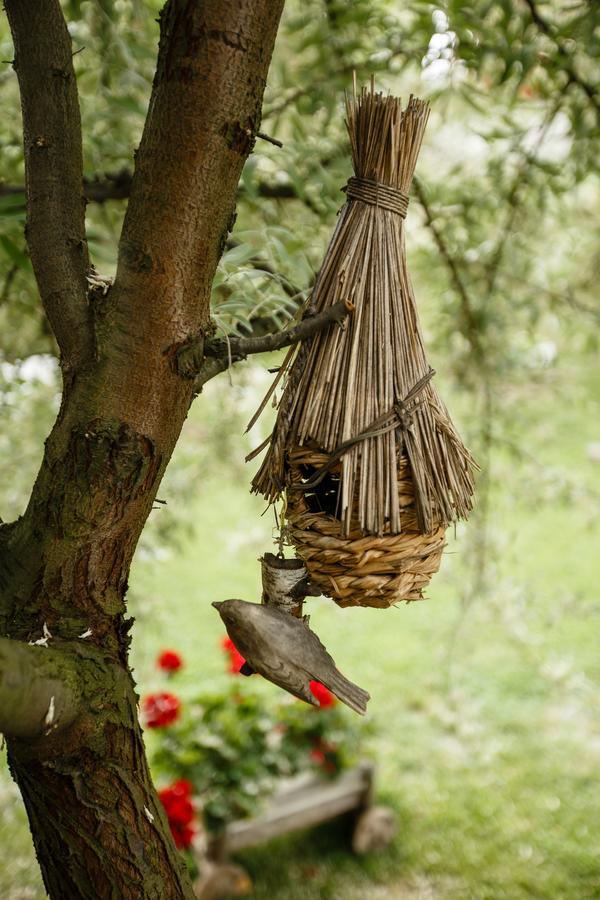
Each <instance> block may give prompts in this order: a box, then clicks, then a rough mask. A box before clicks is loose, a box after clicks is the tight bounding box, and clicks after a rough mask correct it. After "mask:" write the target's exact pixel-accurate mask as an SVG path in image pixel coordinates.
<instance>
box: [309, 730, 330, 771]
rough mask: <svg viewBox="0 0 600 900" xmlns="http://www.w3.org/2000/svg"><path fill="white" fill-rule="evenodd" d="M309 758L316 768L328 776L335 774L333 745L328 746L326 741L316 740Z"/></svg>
mask: <svg viewBox="0 0 600 900" xmlns="http://www.w3.org/2000/svg"><path fill="white" fill-rule="evenodd" d="M310 758H311V761H312V762H313V763H314V764H315V765H316V766H318V767H319V768H320V769H323V771H324V772H327V774H328V775H333V774H334V773H335V772H337V765H336V762H335V747H334V746H333V744H328V743H327V742H326V741H322V740H321V739H320V738H317V739H316V741H315V743H314V745H313V748H312V750H311V751H310Z"/></svg>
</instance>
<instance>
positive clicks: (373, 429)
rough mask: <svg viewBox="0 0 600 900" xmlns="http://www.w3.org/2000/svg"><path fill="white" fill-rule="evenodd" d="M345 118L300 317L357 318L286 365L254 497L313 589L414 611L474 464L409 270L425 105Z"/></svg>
mask: <svg viewBox="0 0 600 900" xmlns="http://www.w3.org/2000/svg"><path fill="white" fill-rule="evenodd" d="M346 110H347V123H346V124H347V127H348V133H349V136H350V146H351V151H352V162H353V166H354V172H355V175H354V176H353V177H351V178H350V179H349V181H348V184H347V185H346V187H345V188H344V190H345V192H346V198H347V199H346V203H345V205H344V207H343V208H342V210H341V212H340V215H339V220H338V223H337V226H336V229H335V231H334V234H333V237H332V239H331V243H330V244H329V247H328V250H327V253H326V256H325V259H324V261H323V265H322V267H321V270H320V272H319V276H318V278H317V281H316V284H315V287H314V290H313V292H312V296H311V297H310V299H309V303H308V307H307V309H306V310H305V313H304V315H307V314H308V315H310V314H314V313H320V312H323V311H324V310H326V309H327V308H328V307H330V306H332V305H334V304H339V303H340V301H345V302H346V304H347V306H348V308H349V309H351V310H352V312H351V313H350V314H349V315H348V316H347V317H346V319H345V320H344V323H343V325H342V326H339V325H333V326H331V327H329V328H328V330H326V331H325V330H324V331H321V332H319V333H318V334H316V335H315V336H314V337H312V338H311V339H309V340H308V341H306V342H304V343H302V344H301V345H300V347H299V349H298V350H297V351H296V352H295V353H290V354H289V355H288V358H287V360H286V362H285V363H284V367H283V369H282V371H280V374H279V376H278V378H277V379H276V380H280V379H281V378H282V377H283V376H284V375H285V387H284V391H283V395H282V397H281V400H280V403H279V407H278V414H277V419H276V424H275V428H274V430H273V433H272V435H271V438H270V442H269V448H268V452H267V454H266V457H265V459H264V461H263V464H262V466H261V468H260V470H259V472H258V473H257V475H256V476H255V478H254V480H253V482H252V490H253V491H254V492H256V493H260V494H262V495H264V496H265V497H266V498H267V499H268V500H269V501H270V502H274V501H276V500H277V499H278V498H280V497H282V496H284V497H285V502H284V514H285V530H286V535H287V537H288V538H289V540H290V542H291V543H292V544H293V545H294V547H295V549H296V552H297V554H298V556H300V557H301V559H302V560H303V561H304V562H305V565H306V567H307V569H308V572H309V576H310V582H311V585H313V586H315V587H318V588H319V589H320V590H321V591H322V592H323V593H324V594H325V595H327V596H329V597H332V598H333V599H334V600H335V601H336V603H338V604H339V605H340V606H357V605H358V606H376V607H388V606H391V605H392V604H394V603H397V602H398V601H400V600H417V599H421V597H422V591H423V588H424V587H425V586H426V585H427V584H428V582H429V580H430V579H431V576H432V575H433V574H434V573H435V572H436V571H437V570H438V568H439V565H440V560H441V556H442V550H443V548H444V534H445V531H446V528H447V527H448V525H449V524H450V523H451V522H453V521H455V520H456V519H458V518H465V517H466V516H467V515H468V513H469V512H470V510H471V508H472V497H473V471H474V468H475V466H476V464H475V462H474V460H473V458H472V457H471V455H470V453H469V451H468V450H467V449H466V448H465V446H464V445H463V443H462V441H461V439H460V437H459V435H458V433H457V432H456V429H455V427H454V425H453V423H452V420H451V419H450V416H449V414H448V411H447V410H446V407H445V406H444V404H443V402H442V401H441V399H440V397H439V396H438V393H437V391H436V388H435V386H434V383H433V380H432V379H433V375H434V374H435V373H434V372H433V370H432V369H431V368H430V367H429V365H428V363H427V359H426V357H425V350H424V347H423V339H422V335H421V330H420V327H419V322H418V317H417V310H416V304H415V298H414V294H413V289H412V285H411V282H410V278H409V275H408V272H407V268H406V256H405V247H404V220H405V217H406V213H407V208H408V199H409V198H408V192H409V188H410V184H411V180H412V177H413V173H414V170H415V165H416V161H417V156H418V153H419V149H420V146H421V141H422V138H423V133H424V130H425V126H426V123H427V118H428V114H429V109H428V105H427V103H425V102H423V101H421V100H418V99H415V98H413V97H411V98H410V100H409V102H408V105H407V106H406V107H405V108H404V109H403V108H402V106H401V102H400V100H399V99H397V98H395V97H389V96H387V97H385V96H383V95H382V94H380V93H375V91H374V90H373V85H371V88H370V90H367V89H364V88H363V90H362V92H361V93H360V95H358V96H357V94H356V89H355V91H354V95H353V97H352V98H349V99H347V101H346ZM261 408H262V407H261Z"/></svg>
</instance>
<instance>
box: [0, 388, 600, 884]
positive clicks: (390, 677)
mask: <svg viewBox="0 0 600 900" xmlns="http://www.w3.org/2000/svg"><path fill="white" fill-rule="evenodd" d="M202 402H204V401H201V403H202ZM207 408H210V410H211V413H210V414H211V416H212V417H214V420H215V421H216V419H217V418H218V416H219V414H220V411H221V408H220V406H219V404H218V403H215V399H214V397H213V396H212V395H210V396H208V397H207V398H206V402H205V406H204V407H201V406H200V405H199V406H198V409H197V410H196V411H195V414H194V416H192V417H191V420H190V423H189V425H188V426H187V427H188V432H189V434H188V437H189V435H193V434H194V433H195V432H194V429H196V428H198V427H199V426H198V425H197V422H198V421H200V418H201V416H202V413H203V411H205V410H206V409H207ZM594 410H595V415H594V416H592V417H590V415H589V407H588V409H587V411H586V415H585V416H583V415H578V411H577V409H576V408H575V407H571V406H569V407H568V408H567V407H566V406H565V409H564V412H561V411H560V410H558V411H556V421H554V423H553V424H554V426H555V430H554V432H553V433H554V435H555V439H553V440H548V439H546V438H545V437H544V432H543V429H544V428H545V427H546V426H545V424H544V423H543V422H542V421H539V422H538V421H532V424H531V429H532V433H535V434H537V435H539V436H540V440H539V454H538V458H539V462H540V464H541V465H544V466H560V465H563V466H566V465H567V463H569V464H570V465H572V467H573V472H574V473H575V474H576V475H577V477H578V478H579V479H581V483H588V484H589V483H590V481H591V479H592V477H593V476H594V474H595V473H594V469H593V463H591V462H588V461H587V460H586V457H585V445H586V442H588V441H592V440H598V434H597V427H598V426H597V424H596V423H597V422H598V421H600V415H598V412H599V410H598V407H597V405H596V406H595V407H594ZM561 417H562V418H561ZM186 440H187V438H186ZM529 444H530V446H531V441H530V442H529ZM240 455H241V454H240ZM495 464H496V466H497V470H496V475H497V476H498V480H499V482H500V483H502V477H503V476H502V473H503V472H504V470H505V469H506V470H507V471H509V470H510V469H511V467H512V468H513V469H514V468H515V462H514V460H509V459H508V458H506V459H503V457H502V454H500V455H499V456H498V458H497V461H496V463H495ZM596 465H597V464H596ZM517 468H518V470H517V474H516V476H515V477H516V481H514V482H513V484H512V485H511V487H510V490H499V489H497V490H496V491H495V493H494V496H493V498H492V509H493V516H492V519H493V521H492V527H491V545H490V567H491V569H490V588H489V591H488V593H487V594H486V595H485V596H477V597H475V598H474V599H473V598H471V602H470V604H469V606H468V608H467V609H466V610H464V609H463V607H462V605H461V604H462V602H463V601H464V598H465V597H466V596H467V595H468V591H467V585H468V574H469V573H468V567H467V565H466V563H467V557H468V551H467V543H468V539H469V537H470V535H469V528H476V527H477V523H476V520H474V521H473V522H472V523H471V525H468V526H466V527H465V528H463V527H461V529H460V530H459V534H458V538H457V539H454V538H451V540H450V541H449V546H448V550H447V553H446V557H445V562H444V564H443V568H442V571H441V572H440V574H439V575H438V576H437V577H436V578H435V579H434V581H433V583H432V585H431V587H430V589H429V592H428V594H429V596H428V599H427V600H426V602H424V603H417V604H412V605H410V606H406V607H402V608H399V609H391V610H389V611H379V610H354V609H351V610H339V609H338V608H337V607H335V605H334V604H333V603H331V602H329V601H325V600H311V601H310V602H309V612H310V613H311V615H312V624H313V626H314V627H315V629H316V630H317V631H318V632H319V634H320V635H321V636H322V638H323V640H324V642H325V643H326V644H327V646H328V647H329V649H330V650H331V651H332V652H333V654H334V655H335V657H336V660H337V661H338V663H339V665H340V667H341V668H342V669H343V670H344V671H345V672H346V673H347V674H348V675H349V676H350V677H351V678H353V679H354V680H356V681H358V682H359V683H360V684H361V685H363V686H365V687H367V688H368V689H369V690H370V692H371V694H372V700H371V703H370V705H369V716H370V718H371V720H372V721H373V723H374V727H375V737H374V738H373V740H372V748H371V754H372V756H373V758H374V760H375V761H376V763H377V767H378V768H377V788H378V795H379V799H380V800H381V801H382V802H385V803H388V804H390V805H391V806H393V808H394V809H395V811H396V815H397V820H398V834H397V838H396V840H395V842H394V844H393V846H392V847H391V848H390V849H389V851H387V852H385V853H383V854H381V855H374V856H372V857H368V858H365V859H360V860H357V859H355V858H353V857H352V856H351V855H350V854H349V853H348V850H347V848H348V844H347V833H346V829H345V826H344V823H337V824H332V825H331V826H323V827H321V828H319V829H316V830H314V831H312V832H310V833H304V834H298V835H295V836H292V837H288V838H285V839H281V840H280V841H277V842H274V843H273V844H271V845H269V846H265V847H262V848H259V849H256V850H252V851H248V852H246V853H244V854H243V855H242V856H241V857H240V860H241V862H242V863H243V865H244V866H245V867H246V868H247V869H248V871H249V872H250V873H251V875H252V877H253V879H254V882H255V894H254V896H255V897H257V898H264V900H266V898H269V900H276V898H282V900H283V898H293V900H304V898H307V900H308V898H314V900H317V898H332V900H333V898H335V900H353V898H388V897H390V898H394V897H399V898H438V897H439V898H510V900H516V898H521V897H522V898H548V900H557V898H565V900H574V898H577V900H579V898H593V897H600V787H599V785H598V766H599V763H600V717H599V708H598V683H599V682H600V652H599V650H598V625H599V620H600V601H599V598H598V587H597V585H598V574H599V568H600V567H599V565H598V556H599V548H600V529H599V527H598V522H597V519H596V520H595V521H594V519H593V517H592V512H593V508H592V500H591V499H590V500H589V502H588V500H587V499H586V496H583V498H581V497H580V496H579V495H578V494H577V490H575V491H574V494H575V495H576V496H573V491H571V494H570V495H569V496H568V497H565V496H562V495H560V496H558V495H557V493H556V492H555V491H554V489H553V490H551V491H550V492H549V493H548V495H547V496H545V497H544V496H542V497H541V498H540V497H539V496H538V495H537V494H536V493H535V492H532V491H531V488H530V484H529V482H530V480H531V479H532V478H533V479H535V474H532V473H531V471H530V469H529V468H528V466H527V465H525V463H523V464H522V465H521V466H520V468H519V467H517ZM247 478H248V473H245V474H244V475H241V474H240V470H239V466H231V467H230V466H227V465H222V466H220V467H215V466H210V467H207V468H206V471H204V472H203V473H202V475H201V477H199V478H198V479H197V481H196V482H194V484H193V485H190V490H189V496H190V497H192V496H193V500H192V499H190V500H187V501H185V502H186V503H187V504H188V507H189V510H188V511H189V512H190V513H191V515H192V517H193V519H194V522H195V526H196V533H195V536H194V537H193V538H186V539H185V540H184V541H183V545H182V549H181V552H180V553H171V555H169V556H168V557H166V558H164V559H161V560H156V559H154V560H152V559H148V558H145V559H144V558H138V560H137V562H136V566H135V571H134V573H133V576H132V579H131V585H132V599H131V605H132V611H133V612H134V614H135V615H136V617H137V620H138V621H137V626H136V631H135V638H134V645H133V654H134V665H135V670H136V676H137V679H138V682H139V684H140V689H141V690H142V692H143V691H145V690H148V689H150V688H152V687H155V686H157V685H158V683H159V682H158V680H157V676H156V674H155V672H154V669H153V660H154V658H155V655H156V653H157V651H158V650H159V649H160V648H162V647H165V646H172V647H175V648H177V649H179V650H180V651H181V652H182V654H183V655H184V656H185V658H186V660H187V663H188V666H187V669H186V670H185V673H184V674H182V676H181V681H180V684H181V690H182V693H183V694H184V696H185V693H186V691H187V692H190V691H191V690H193V689H195V688H197V687H199V686H202V685H205V684H206V683H207V682H209V681H210V680H211V679H213V678H217V677H223V676H222V670H223V659H222V656H221V652H220V650H219V649H218V639H219V637H220V636H221V634H222V628H221V625H220V620H219V618H218V616H217V614H216V612H215V611H214V610H213V609H212V607H211V605H210V602H211V601H212V600H214V599H223V598H226V597H242V598H245V599H248V600H257V599H258V597H259V591H260V588H259V583H260V573H259V564H258V562H257V561H256V560H257V557H258V556H259V555H260V554H261V553H263V552H264V551H265V550H267V549H270V545H271V529H272V517H271V516H270V515H269V514H267V515H265V516H261V513H262V512H263V509H264V504H263V503H262V502H261V501H260V500H258V499H256V498H252V497H250V495H249V494H248V493H247ZM550 481H551V483H552V484H553V485H554V487H556V485H555V484H554V482H553V481H552V479H550ZM192 488H193V490H192ZM538 493H539V492H538ZM163 494H164V492H161V496H162V495H163ZM179 502H184V501H183V499H181V500H180V501H179ZM157 515H160V513H157ZM269 689H271V688H270V687H269ZM272 690H273V691H275V690H276V689H275V688H272ZM1 765H2V766H4V761H2V764H1ZM42 896H43V890H42V888H41V886H40V880H39V875H38V872H37V869H36V865H35V861H34V859H33V854H32V851H31V849H30V843H29V838H28V834H27V831H26V823H25V817H24V814H23V812H22V809H21V806H20V803H19V800H18V797H17V794H16V791H15V789H14V788H13V787H12V785H11V783H10V782H9V780H8V778H7V777H6V776H5V775H2V776H1V777H0V898H6V900H17V898H25V897H27V898H29V897H31V898H37V897H42Z"/></svg>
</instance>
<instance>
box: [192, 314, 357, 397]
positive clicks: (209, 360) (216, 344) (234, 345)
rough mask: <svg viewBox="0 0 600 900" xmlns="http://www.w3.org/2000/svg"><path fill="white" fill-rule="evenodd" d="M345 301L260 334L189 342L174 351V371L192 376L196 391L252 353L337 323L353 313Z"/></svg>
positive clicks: (277, 347) (279, 346)
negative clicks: (286, 326) (283, 327)
mask: <svg viewBox="0 0 600 900" xmlns="http://www.w3.org/2000/svg"><path fill="white" fill-rule="evenodd" d="M352 309H353V306H352V304H350V303H349V302H347V301H345V300H341V301H340V302H339V303H336V304H334V305H333V306H330V307H329V309H326V310H324V311H323V312H322V313H319V314H318V315H313V316H311V315H307V316H305V318H304V319H302V321H301V322H299V323H298V324H297V325H294V326H293V327H292V328H286V329H285V330H283V331H278V332H275V333H274V334H266V335H263V336H262V337H247V338H244V337H230V338H229V339H227V340H213V341H207V342H203V341H202V340H199V341H192V342H190V343H189V344H187V345H186V346H184V347H182V348H181V350H180V351H179V353H178V354H177V371H178V372H179V374H180V375H182V376H183V377H184V378H194V390H195V392H196V393H199V392H200V391H201V390H202V388H203V387H204V385H205V384H206V382H207V381H210V380H211V378H214V377H215V376H216V375H219V374H220V373H221V372H224V371H225V370H226V369H228V368H229V366H231V365H233V364H234V363H236V362H241V361H242V360H244V359H246V358H247V357H248V356H251V355H253V354H255V353H269V352H272V351H274V350H281V349H282V348H283V347H290V346H291V345H292V344H297V343H298V342H299V341H305V340H307V339H308V338H310V337H313V335H315V334H317V333H318V332H319V331H323V330H324V329H325V328H328V327H329V326H330V325H332V324H334V323H337V324H338V325H339V324H340V323H341V322H342V321H343V320H344V319H345V317H346V316H347V315H348V314H349V313H351V312H352Z"/></svg>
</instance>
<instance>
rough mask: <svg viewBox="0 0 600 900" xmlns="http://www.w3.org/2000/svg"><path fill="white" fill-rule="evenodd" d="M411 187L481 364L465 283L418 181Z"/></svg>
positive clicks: (476, 331) (481, 357)
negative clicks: (445, 270) (446, 271)
mask: <svg viewBox="0 0 600 900" xmlns="http://www.w3.org/2000/svg"><path fill="white" fill-rule="evenodd" d="M413 187H414V190H415V194H416V195H417V197H418V200H419V203H420V204H421V207H422V208H423V212H424V213H425V224H426V225H427V227H428V228H429V230H430V232H431V235H432V237H433V239H434V241H435V244H436V246H437V248H438V250H439V252H440V256H441V257H442V259H443V260H444V262H445V263H446V267H447V268H448V271H449V273H450V277H451V280H452V283H453V285H454V288H455V290H456V293H457V294H458V296H459V298H460V303H461V308H462V313H463V318H464V321H465V325H466V332H467V338H468V341H469V343H470V344H471V347H472V349H473V350H474V352H475V354H476V356H477V359H478V360H479V361H480V362H481V361H483V359H484V353H483V347H482V346H481V340H480V336H479V330H478V327H477V321H476V318H475V311H474V309H473V303H472V302H471V298H470V297H469V293H468V291H467V289H466V287H465V283H464V281H463V279H462V275H461V273H460V270H459V268H458V264H457V262H456V260H455V259H454V257H453V256H452V254H451V253H450V250H449V249H448V245H447V244H446V242H445V240H444V237H443V235H442V232H441V231H440V229H439V228H438V227H437V225H436V224H435V220H434V218H433V214H432V212H431V208H430V206H429V203H428V201H427V197H426V196H425V191H424V190H423V187H422V185H421V183H420V181H419V179H418V178H414V179H413Z"/></svg>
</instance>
